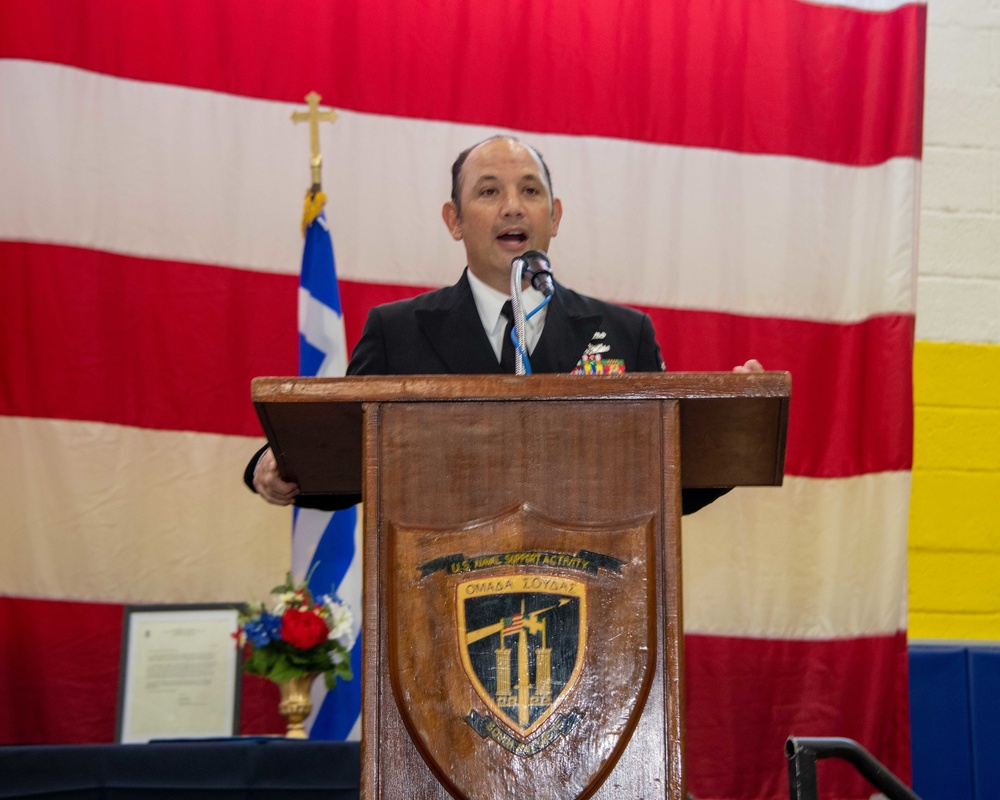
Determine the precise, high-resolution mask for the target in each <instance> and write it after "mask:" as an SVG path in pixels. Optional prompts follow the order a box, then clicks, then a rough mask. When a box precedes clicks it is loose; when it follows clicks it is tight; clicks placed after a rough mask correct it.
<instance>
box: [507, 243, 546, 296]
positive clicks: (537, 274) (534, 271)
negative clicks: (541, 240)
mask: <svg viewBox="0 0 1000 800" xmlns="http://www.w3.org/2000/svg"><path fill="white" fill-rule="evenodd" d="M518 258H520V259H523V260H524V273H525V275H526V276H527V277H528V278H529V279H530V280H531V285H532V286H534V287H535V289H537V290H538V291H540V292H541V293H542V294H544V295H545V296H546V297H549V296H550V295H551V294H552V292H554V291H555V286H554V285H553V283H552V265H551V264H550V263H549V256H548V253H546V252H545V251H544V250H529V251H528V252H527V253H525V254H524V255H522V256H518ZM515 260H516V259H515Z"/></svg>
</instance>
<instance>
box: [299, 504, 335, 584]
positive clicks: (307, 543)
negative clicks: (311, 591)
mask: <svg viewBox="0 0 1000 800" xmlns="http://www.w3.org/2000/svg"><path fill="white" fill-rule="evenodd" d="M329 521H330V515H329V514H328V513H326V512H321V511H316V510H315V509H308V508H303V509H299V512H298V514H296V515H295V525H294V530H293V531H292V577H293V578H294V579H295V582H296V583H302V582H303V581H305V579H306V575H308V574H309V566H310V564H311V563H312V557H313V553H314V552H316V545H318V544H319V540H320V539H322V538H323V532H324V531H325V530H326V526H327V523H328V522H329Z"/></svg>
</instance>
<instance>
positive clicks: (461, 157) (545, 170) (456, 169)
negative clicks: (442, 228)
mask: <svg viewBox="0 0 1000 800" xmlns="http://www.w3.org/2000/svg"><path fill="white" fill-rule="evenodd" d="M498 139H506V140H507V141H508V142H514V143H515V144H519V145H521V146H522V147H527V148H528V149H529V150H530V151H531V152H532V153H534V154H535V158H537V159H538V163H539V164H541V165H542V174H543V175H544V176H545V183H546V185H547V186H548V187H549V202H550V203H553V204H554V203H555V194H553V192H552V173H550V172H549V165H548V164H546V163H545V159H544V158H543V157H542V154H541V153H539V152H538V151H537V150H536V149H535V148H534V147H532V146H531V145H530V144H528V143H527V142H522V141H521V140H520V139H518V138H517V137H516V136H511V135H509V134H506V133H498V134H495V135H493V136H490V137H489V138H487V139H483V140H482V141H481V142H476V143H475V144H474V145H472V146H471V147H466V148H465V149H464V150H463V151H462V152H461V153H459V154H458V158H456V159H455V163H454V164H452V165H451V202H453V203H454V204H455V210H456V211H457V212H458V216H459V218H460V219H461V217H462V200H461V197H460V195H461V185H460V184H461V181H462V167H463V166H465V161H466V159H467V158H468V157H469V153H471V152H472V151H473V150H475V149H476V148H477V147H479V145H481V144H486V143H487V142H495V141H497V140H498ZM554 209H555V205H553V213H555V210H554Z"/></svg>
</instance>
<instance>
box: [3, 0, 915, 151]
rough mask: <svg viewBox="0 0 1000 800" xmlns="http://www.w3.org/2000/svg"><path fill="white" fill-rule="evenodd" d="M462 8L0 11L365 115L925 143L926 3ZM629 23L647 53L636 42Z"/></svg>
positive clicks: (19, 43) (163, 79)
mask: <svg viewBox="0 0 1000 800" xmlns="http://www.w3.org/2000/svg"><path fill="white" fill-rule="evenodd" d="M462 9H464V10H462V11H458V12H456V7H455V5H454V4H453V3H446V2H441V1H440V0H438V2H428V3H423V4H422V5H421V8H420V13H419V14H408V15H404V16H399V15H397V14H396V11H395V9H394V8H393V6H392V5H385V4H378V3H368V2H364V0H353V2H339V3H329V2H325V0H304V2H303V3H300V4H299V7H298V8H297V9H296V13H294V14H291V13H288V11H287V9H286V8H285V7H284V6H282V5H281V4H263V5H261V4H247V3H242V2H239V0H218V2H214V3H213V4H212V5H211V6H210V7H206V6H205V4H204V3H202V2H200V1H199V0H148V1H147V2H143V3H133V2H130V1H129V0H104V1H103V2H101V3H99V4H97V3H72V4H67V3H63V2H60V0H38V1H37V2H33V3H16V4H5V5H3V6H0V56H7V57H12V58H23V59H31V60H38V61H52V62H56V63H61V64H67V65H71V66H77V67H82V68H84V69H88V70H93V71H97V72H102V73H106V74H109V75H117V76H120V77H125V78H134V79H138V80H144V81H154V82H159V83H169V84H174V85H182V86H190V87H197V88H203V89H211V90H217V91H221V92H227V93H233V94H238V95H245V96H251V97H258V98H269V99H274V100H284V101H295V102H298V101H301V99H302V96H303V95H304V94H305V92H306V91H308V90H310V89H315V90H317V91H319V93H320V94H321V95H323V96H324V98H325V99H326V100H327V101H328V102H330V103H333V104H334V105H337V106H341V107H343V108H348V109H353V110H356V111H366V112H370V113H375V114H390V115H395V116H405V117H414V118H423V119H434V120H449V121H460V122H465V123H473V124H483V125H503V126H505V127H512V128H516V129H520V130H529V131H538V132H553V133H560V134H568V135H588V136H608V137H615V138H627V139H633V140H637V141H646V142H659V143H670V144H678V145H687V146H692V147H708V148H721V149H725V150H734V151H739V152H745V153H772V154H784V155H795V156H803V157H806V158H814V159H820V160H823V161H831V162H837V163H843V164H876V163H881V162H883V161H886V160H887V159H890V158H892V157H894V156H911V157H917V156H919V154H920V148H921V136H922V132H921V125H922V113H921V108H922V103H923V97H922V94H923V87H922V81H921V76H922V75H923V71H924V70H923V60H924V28H925V24H926V8H925V7H924V6H923V5H909V6H903V7H901V8H898V9H895V10H892V11H887V12H883V13H868V12H864V11H859V10H855V9H847V8H841V7H835V6H822V5H814V4H810V3H802V2H795V1H794V0H761V2H757V3H752V4H747V3H743V4H741V3H735V4H734V3H690V4H674V3H662V2H657V0H642V1H641V2H636V3H632V4H628V5H627V6H624V7H623V6H620V5H613V4H609V3H596V2H589V3H580V2H569V1H567V2H560V3H553V4H550V5H548V6H546V7H545V9H539V8H538V7H537V4H533V3H531V2H530V0H519V2H514V3H505V4H503V5H492V4H478V5H476V6H475V12H473V11H472V10H471V7H466V6H463V7H462ZM540 15H541V16H542V17H543V18H541V19H540V18H539V17H540ZM208 16H211V17H214V18H217V19H219V20H225V24H222V23H219V24H209V23H210V21H207V20H206V17H208ZM221 30H224V31H225V38H224V39H223V40H222V41H220V39H219V37H218V32H219V31H221ZM330 31H334V32H336V38H334V39H333V40H331V39H330V38H329V32H330ZM373 31H379V32H381V34H380V35H371V34H372V32H373ZM653 31H656V32H657V35H656V37H655V38H654V37H653V35H652V32H653ZM623 32H627V35H628V36H629V37H631V38H632V39H633V40H634V46H626V47H623V46H622V44H621V37H622V35H623ZM167 42H183V43H184V52H183V53H182V54H179V53H178V52H177V51H176V49H174V48H172V47H167V46H164V45H165V43H167ZM111 43H113V46H111ZM262 50H266V51H267V52H268V53H269V58H267V59H261V58H260V57H259V54H260V52H261V51H262ZM470 62H472V63H475V64H476V68H475V69H468V66H467V65H468V64H469V63H470ZM273 64H281V65H282V66H281V69H274V68H273V66H272V65H273ZM789 65H795V66H794V67H793V68H789ZM609 75H611V76H615V77H614V78H613V79H611V80H609V79H608V76H609ZM831 76H837V80H835V81H831ZM484 86H485V87H505V88H504V89H502V90H495V89H494V90H488V91H483V87H484ZM625 87H628V91H624V88H625ZM858 119H864V120H865V121H866V124H864V125H858V124H856V122H855V121H856V120H858Z"/></svg>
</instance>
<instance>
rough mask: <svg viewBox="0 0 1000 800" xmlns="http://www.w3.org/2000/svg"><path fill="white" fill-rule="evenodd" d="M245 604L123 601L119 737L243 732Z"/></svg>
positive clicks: (198, 736) (143, 739)
mask: <svg viewBox="0 0 1000 800" xmlns="http://www.w3.org/2000/svg"><path fill="white" fill-rule="evenodd" d="M240 608H241V606H240V604H238V603H218V604H214V603H213V604H205V605H159V606H126V607H125V619H124V624H123V626H122V660H121V671H120V673H119V678H118V714H117V719H116V722H115V741H116V742H121V743H133V742H148V741H150V740H152V739H207V738H216V737H220V736H236V735H238V733H239V724H240V687H241V684H242V680H241V679H242V670H241V666H242V665H241V660H240V657H239V652H238V650H237V647H236V642H235V640H234V638H233V636H234V634H235V633H236V632H237V630H238V629H239V612H240Z"/></svg>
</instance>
